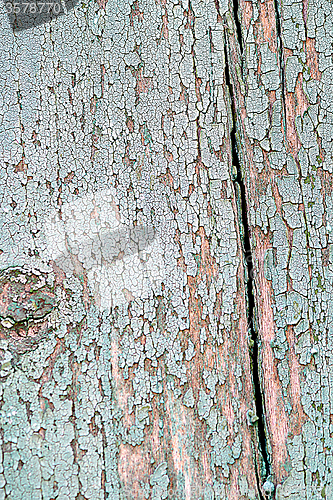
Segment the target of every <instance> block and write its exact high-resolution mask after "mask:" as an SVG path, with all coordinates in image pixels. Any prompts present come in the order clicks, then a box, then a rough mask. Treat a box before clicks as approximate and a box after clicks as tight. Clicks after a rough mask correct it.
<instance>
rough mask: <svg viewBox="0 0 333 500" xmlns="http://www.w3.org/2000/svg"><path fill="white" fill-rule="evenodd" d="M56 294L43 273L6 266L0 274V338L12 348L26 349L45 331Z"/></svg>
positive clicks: (40, 337) (17, 349)
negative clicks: (7, 267)
mask: <svg viewBox="0 0 333 500" xmlns="http://www.w3.org/2000/svg"><path fill="white" fill-rule="evenodd" d="M55 306H56V298H55V294H54V293H53V290H52V283H51V282H50V280H49V276H48V275H47V274H46V273H41V272H39V271H38V270H33V271H29V270H28V269H24V268H9V269H6V270H4V271H3V272H2V273H1V274H0V338H1V339H7V340H8V341H9V348H10V349H11V350H12V351H13V352H22V351H25V350H29V349H30V348H32V347H33V346H35V345H36V343H37V342H38V341H40V340H41V339H42V338H43V337H44V336H45V335H46V334H47V331H48V327H49V324H48V318H46V317H47V316H48V314H49V313H50V312H51V311H52V310H53V309H54V308H55Z"/></svg>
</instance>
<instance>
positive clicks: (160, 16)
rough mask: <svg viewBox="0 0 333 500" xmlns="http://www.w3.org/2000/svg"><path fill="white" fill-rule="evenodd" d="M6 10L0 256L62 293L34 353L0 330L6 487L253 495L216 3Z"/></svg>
mask: <svg viewBox="0 0 333 500" xmlns="http://www.w3.org/2000/svg"><path fill="white" fill-rule="evenodd" d="M1 15H2V23H3V26H4V28H3V30H2V32H1V35H0V36H1V41H2V47H3V51H2V53H1V58H2V59H1V61H2V62H1V64H2V68H3V75H4V76H3V78H2V79H1V80H0V85H1V95H2V96H3V105H2V108H1V113H2V116H1V120H2V127H3V131H2V132H1V157H2V161H3V168H2V169H1V170H0V175H1V186H2V190H1V217H0V224H1V234H2V240H1V252H0V253H1V254H0V266H1V269H6V268H9V267H15V266H18V267H20V266H21V267H22V266H25V265H27V266H30V267H31V268H34V269H35V268H36V269H38V268H40V269H41V270H42V271H43V272H47V273H49V274H50V275H51V276H52V279H53V281H52V282H53V286H54V294H55V297H56V300H57V304H58V305H57V314H55V315H54V317H53V318H52V328H51V329H50V331H49V334H48V336H47V338H45V340H44V341H42V342H39V343H38V345H36V346H35V348H34V349H33V350H30V351H28V352H24V353H21V354H20V356H18V355H16V354H15V353H13V352H12V351H11V350H10V349H9V345H8V340H7V339H6V338H4V339H0V344H1V347H0V348H1V349H2V350H3V363H2V365H3V366H2V367H1V372H0V376H1V377H2V378H1V380H2V382H1V386H0V389H1V410H0V411H1V415H0V423H1V433H0V435H1V440H2V458H1V471H0V473H1V476H0V481H1V482H0V498H4V499H5V498H6V499H8V500H9V499H10V500H14V499H17V498H22V499H24V498H29V500H30V499H33V500H35V499H38V500H39V499H43V500H44V499H45V500H46V499H47V500H51V499H55V498H56V499H59V500H60V499H61V500H63V499H70V500H72V499H76V500H88V499H92V500H98V499H106V498H109V499H114V500H115V499H132V498H133V499H144V498H146V499H149V498H150V499H154V500H157V499H164V498H179V499H181V498H184V499H186V500H187V499H193V498H198V499H199V498H202V499H205V500H206V499H214V498H216V499H226V500H238V499H240V498H242V499H243V498H244V499H249V500H252V499H253V500H254V499H256V498H259V496H258V495H259V493H258V490H257V480H256V466H255V462H256V460H257V456H258V454H257V452H256V449H257V442H256V434H255V432H254V426H253V425H251V426H249V421H248V412H249V411H251V412H252V414H253V411H254V392H253V384H252V374H251V366H250V356H249V343H250V339H249V335H248V325H247V315H246V294H245V286H244V283H245V271H244V264H243V254H242V248H241V238H240V231H241V228H240V227H239V221H238V219H237V217H238V216H237V213H238V212H237V207H236V200H235V198H234V191H233V186H232V179H231V172H232V165H231V154H230V153H231V151H230V141H229V129H230V127H231V120H230V112H229V98H228V94H227V92H226V84H225V78H224V66H225V60H224V29H225V26H224V21H223V17H226V18H227V19H231V15H230V12H229V11H228V6H227V4H226V3H225V2H224V3H222V2H221V4H220V5H218V3H216V2H214V1H210V0H209V1H198V0H194V1H192V2H187V1H180V2H179V3H175V2H169V1H161V2H155V1H152V0H148V1H146V2H140V1H134V2H131V1H125V0H120V1H119V2H97V3H94V2H89V3H82V4H81V5H79V6H77V7H76V8H75V9H73V10H71V12H69V13H68V14H67V15H66V16H61V17H59V18H57V19H54V20H52V21H51V22H50V23H49V24H45V25H43V26H38V27H35V28H33V29H30V30H25V31H21V32H18V33H15V34H13V33H12V31H11V29H10V26H9V24H8V21H7V20H6V17H5V14H4V13H2V14H1ZM229 24H230V25H231V26H232V21H230V23H229ZM228 29H229V28H228ZM265 50H266V53H267V54H268V53H269V52H268V51H269V50H271V51H272V48H269V47H267V48H266V49H265ZM271 59H272V60H273V56H271ZM274 78H276V76H275V75H273V76H272V78H271V79H270V78H268V80H267V81H272V82H273V83H272V84H271V85H273V86H274V81H275V80H274ZM261 107H262V113H263V119H262V124H263V125H262V127H265V126H266V125H265V124H266V121H267V120H266V115H265V111H266V109H267V103H266V100H265V98H264V96H262V105H261ZM277 112H278V111H277ZM255 113H256V110H255V109H254V110H253V117H254V118H255V116H256V115H255ZM254 118H253V119H254ZM260 134H261V135H262V132H261V131H260ZM258 154H259V153H258ZM140 228H141V229H140ZM142 228H148V229H147V231H146V230H143V229H142ZM149 228H152V231H150V229H149ZM140 231H141V232H140ZM142 231H143V233H142ZM126 235H127V236H126ZM129 235H130V236H131V235H132V236H133V237H134V240H135V241H136V245H137V247H136V249H134V248H133V249H131V244H130V243H129V242H128V241H129V240H128V237H129ZM130 239H131V237H130ZM132 239H133V238H132ZM99 241H100V243H98V242H99ZM105 242H108V243H107V244H105V245H104V243H105ZM141 243H142V245H141ZM143 253H146V257H147V260H145V257H144V255H143ZM148 254H149V256H148ZM143 262H146V264H145V267H144V264H143ZM103 273H104V274H103ZM117 273H118V275H119V279H118V281H117V279H116V278H115V276H116V275H117ZM103 280H104V281H103ZM125 290H126V291H125ZM1 352H2V351H1ZM2 374H3V376H2ZM252 423H254V425H255V419H254V420H253V422H252Z"/></svg>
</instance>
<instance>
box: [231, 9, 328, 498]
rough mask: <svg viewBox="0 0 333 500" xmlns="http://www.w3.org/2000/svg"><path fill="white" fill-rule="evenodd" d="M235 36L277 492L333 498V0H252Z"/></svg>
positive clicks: (236, 78) (233, 50)
mask: <svg viewBox="0 0 333 500" xmlns="http://www.w3.org/2000/svg"><path fill="white" fill-rule="evenodd" d="M240 12H241V18H242V19H241V24H242V33H243V46H244V54H243V58H242V63H241V57H240V55H239V51H237V46H238V42H237V39H236V36H235V32H234V33H233V36H231V38H230V40H231V41H230V52H231V54H232V57H233V58H234V61H235V64H234V65H235V67H237V64H238V65H242V72H241V78H239V76H238V74H237V72H236V71H234V72H233V75H234V78H233V82H234V85H235V94H236V95H237V109H238V134H239V137H240V138H241V141H239V145H240V149H241V156H242V159H243V171H244V176H245V179H246V182H247V188H248V203H249V208H250V214H249V215H250V222H251V226H252V230H251V236H252V248H253V256H254V270H255V272H254V282H255V289H256V303H257V324H258V334H259V338H260V340H261V353H260V364H261V378H262V380H263V393H264V402H265V411H266V423H267V436H268V443H269V446H270V460H271V466H272V476H273V482H274V483H275V485H276V486H277V488H276V499H277V500H282V499H293V500H296V499H297V500H304V499H308V500H310V499H311V500H312V499H318V500H319V499H322V498H326V499H329V498H332V497H333V476H332V414H333V412H332V401H333V398H332V393H331V390H333V386H332V381H333V379H332V375H333V372H332V368H331V367H332V365H333V356H332V341H331V339H332V332H333V330H332V321H333V307H332V296H333V259H332V257H333V253H332V248H333V246H332V244H333V239H332V238H333V232H332V227H333V212H332V208H333V198H332V187H333V178H332V165H333V163H332V154H333V149H332V139H333V132H332V131H333V128H332V126H333V108H332V102H333V101H332V95H333V94H332V91H333V87H332V84H333V63H332V43H333V30H332V27H333V9H332V2H330V1H326V0H321V1H319V2H318V1H313V0H309V1H306V0H304V1H303V2H302V1H291V0H287V1H283V2H281V3H280V2H276V3H274V2H273V1H267V2H264V3H262V2H257V1H253V2H241V8H240Z"/></svg>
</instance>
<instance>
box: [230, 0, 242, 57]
mask: <svg viewBox="0 0 333 500" xmlns="http://www.w3.org/2000/svg"><path fill="white" fill-rule="evenodd" d="M232 3H233V10H234V20H235V25H236V32H237V41H238V44H239V48H240V52H241V54H242V53H243V40H242V29H241V24H240V22H239V17H238V0H232Z"/></svg>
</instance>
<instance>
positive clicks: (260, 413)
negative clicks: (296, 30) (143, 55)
mask: <svg viewBox="0 0 333 500" xmlns="http://www.w3.org/2000/svg"><path fill="white" fill-rule="evenodd" d="M224 50H225V78H226V85H227V88H228V90H229V94H230V101H231V112H232V123H231V124H230V125H231V127H230V141H231V155H232V165H233V168H235V170H236V172H235V174H234V176H233V185H234V189H235V195H236V200H237V203H238V206H239V211H238V218H239V227H240V234H241V238H242V246H243V253H244V259H245V262H246V271H247V287H246V288H247V321H248V330H249V334H250V336H251V341H252V349H251V350H250V358H251V368H252V377H253V385H254V400H255V406H256V415H257V418H258V420H257V428H258V434H257V436H258V450H259V453H260V454H261V456H262V462H263V463H262V467H261V470H260V473H258V471H257V481H258V491H259V494H260V498H261V499H263V498H264V497H263V496H262V493H261V487H260V484H259V475H260V478H261V480H262V481H265V480H266V479H267V478H268V477H269V476H270V473H271V467H270V460H269V456H268V451H267V438H266V430H265V416H264V403H263V402H264V397H263V394H262V387H261V384H260V378H259V339H258V333H257V331H256V327H255V322H254V315H255V301H254V294H253V287H254V280H253V261H252V251H251V244H250V231H249V223H248V209H247V200H246V189H245V184H244V180H243V176H242V170H241V165H240V159H239V157H240V155H239V150H238V147H237V138H236V133H237V115H236V109H235V99H234V92H233V86H232V83H231V80H230V72H229V62H228V59H229V58H228V51H227V40H226V39H225V47H224Z"/></svg>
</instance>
